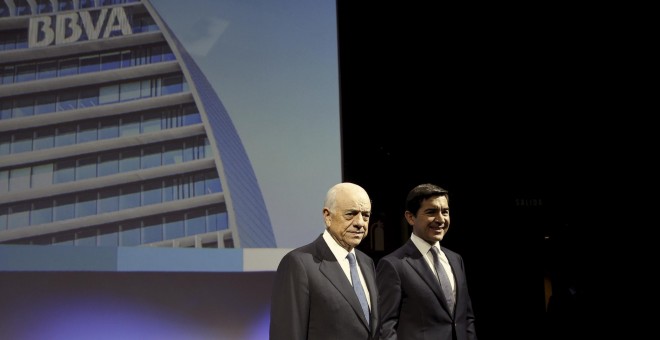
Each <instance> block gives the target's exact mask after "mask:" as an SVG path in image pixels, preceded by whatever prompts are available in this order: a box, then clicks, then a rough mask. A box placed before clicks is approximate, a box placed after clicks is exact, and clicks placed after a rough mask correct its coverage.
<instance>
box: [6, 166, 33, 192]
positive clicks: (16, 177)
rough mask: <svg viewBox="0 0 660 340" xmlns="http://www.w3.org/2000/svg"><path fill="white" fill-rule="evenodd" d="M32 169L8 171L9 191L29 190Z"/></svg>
mask: <svg viewBox="0 0 660 340" xmlns="http://www.w3.org/2000/svg"><path fill="white" fill-rule="evenodd" d="M31 172H32V168H30V167H25V168H19V169H11V170H10V171H9V191H20V190H27V189H30V173H31Z"/></svg>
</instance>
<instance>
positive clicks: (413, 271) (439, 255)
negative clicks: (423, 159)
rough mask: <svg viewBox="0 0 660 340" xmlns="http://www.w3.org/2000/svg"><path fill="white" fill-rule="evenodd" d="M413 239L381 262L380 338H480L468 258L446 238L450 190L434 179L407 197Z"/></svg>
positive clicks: (407, 211)
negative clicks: (444, 243)
mask: <svg viewBox="0 0 660 340" xmlns="http://www.w3.org/2000/svg"><path fill="white" fill-rule="evenodd" d="M404 216H405V218H406V221H407V222H408V223H409V224H410V225H411V226H412V228H413V232H412V235H411V236H410V240H408V242H406V243H405V244H404V245H403V246H401V247H400V248H399V249H397V250H395V251H394V252H392V253H391V254H389V255H387V256H385V257H383V258H382V259H381V260H380V261H379V262H378V267H377V274H376V277H377V278H376V281H377V284H378V294H379V298H378V308H379V310H380V322H381V324H380V327H379V332H380V339H406V340H415V339H430V338H433V339H441V340H451V339H453V340H476V339H477V335H476V331H475V325H474V312H473V311H472V302H471V300H470V295H469V294H468V286H467V282H466V281H465V268H464V267H463V258H462V257H461V256H460V255H459V254H457V253H455V252H453V251H451V250H449V249H447V248H444V247H441V246H440V241H442V239H443V238H444V237H445V235H446V234H447V230H449V194H448V192H447V191H446V190H445V189H442V188H441V187H439V186H437V185H433V184H421V185H418V186H416V187H415V188H413V189H412V190H411V191H410V193H408V197H407V199H406V211H405V213H404Z"/></svg>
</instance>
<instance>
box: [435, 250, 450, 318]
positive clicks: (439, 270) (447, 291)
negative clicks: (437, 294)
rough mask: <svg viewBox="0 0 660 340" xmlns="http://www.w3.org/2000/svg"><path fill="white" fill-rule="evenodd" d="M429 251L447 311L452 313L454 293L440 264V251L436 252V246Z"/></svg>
mask: <svg viewBox="0 0 660 340" xmlns="http://www.w3.org/2000/svg"><path fill="white" fill-rule="evenodd" d="M431 251H432V252H433V265H434V266H435V272H436V273H437V274H438V280H440V286H442V294H444V296H445V299H446V300H447V306H449V313H451V314H454V293H453V292H452V290H451V283H449V277H448V276H447V272H445V269H444V267H443V266H442V264H440V253H439V252H438V248H436V247H431Z"/></svg>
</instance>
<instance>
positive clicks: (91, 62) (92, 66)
mask: <svg viewBox="0 0 660 340" xmlns="http://www.w3.org/2000/svg"><path fill="white" fill-rule="evenodd" d="M100 59H101V57H100V56H99V55H91V56H86V57H81V58H80V73H81V74H82V73H89V72H98V71H99V70H100V69H101V61H100Z"/></svg>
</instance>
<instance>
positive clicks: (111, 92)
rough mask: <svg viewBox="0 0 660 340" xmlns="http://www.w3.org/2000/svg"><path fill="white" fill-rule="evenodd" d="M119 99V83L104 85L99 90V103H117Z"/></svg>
mask: <svg viewBox="0 0 660 340" xmlns="http://www.w3.org/2000/svg"><path fill="white" fill-rule="evenodd" d="M118 101H119V85H109V86H103V87H101V89H100V90H99V104H108V103H116V102H118Z"/></svg>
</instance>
